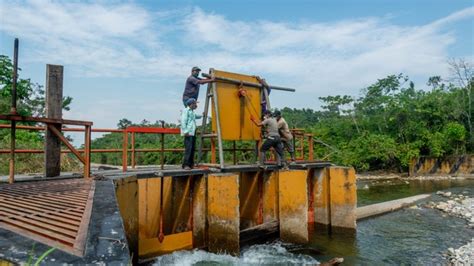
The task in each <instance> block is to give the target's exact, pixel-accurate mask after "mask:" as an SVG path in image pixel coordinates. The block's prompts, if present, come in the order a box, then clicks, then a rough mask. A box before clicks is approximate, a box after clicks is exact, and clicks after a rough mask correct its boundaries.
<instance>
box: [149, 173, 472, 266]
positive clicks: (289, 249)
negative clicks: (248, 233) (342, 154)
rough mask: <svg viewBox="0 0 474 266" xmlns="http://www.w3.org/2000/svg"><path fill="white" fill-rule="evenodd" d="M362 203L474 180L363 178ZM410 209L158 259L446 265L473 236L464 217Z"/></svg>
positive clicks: (461, 188) (467, 189) (457, 187)
mask: <svg viewBox="0 0 474 266" xmlns="http://www.w3.org/2000/svg"><path fill="white" fill-rule="evenodd" d="M357 187H358V190H357V194H358V206H364V205H368V204H374V203H378V202H383V201H387V200H393V199H399V198H404V197H409V196H413V195H418V194H423V193H431V194H432V196H431V197H429V198H428V199H427V200H425V201H441V200H444V201H445V200H446V199H445V198H442V197H440V196H438V195H436V194H435V193H436V191H438V190H442V191H451V192H452V193H454V194H464V195H466V196H469V197H474V180H472V179H471V180H437V181H433V180H423V181H421V180H412V181H405V180H398V179H395V180H393V179H392V180H378V181H358V184H357ZM422 205H423V202H422V203H420V204H418V206H420V207H415V208H406V209H402V210H399V211H396V212H392V213H389V214H385V215H382V216H378V217H374V218H370V219H366V220H362V221H358V222H357V232H355V233H354V234H348V233H344V234H337V233H332V234H331V235H328V234H326V233H324V234H322V233H314V234H313V235H312V237H311V241H310V243H309V244H307V245H304V246H296V245H291V244H286V243H282V242H279V241H275V242H271V243H268V244H263V245H253V246H249V247H244V248H243V251H242V254H241V256H240V257H232V256H229V255H222V254H219V255H218V254H213V253H209V252H205V251H201V250H193V251H178V252H174V253H172V254H169V255H166V256H161V257H159V258H158V259H157V260H156V261H155V264H160V265H161V264H166V265H168V264H175V265H257V264H259V265H261V264H266V265H316V264H318V263H319V262H323V261H328V260H330V259H331V258H333V257H343V258H344V264H343V265H400V264H415V265H433V264H446V260H445V259H444V258H443V256H442V254H443V253H444V252H446V250H447V249H448V248H450V247H453V248H458V247H460V246H462V245H465V244H467V243H468V242H470V241H471V240H472V239H474V230H473V229H470V228H468V226H467V223H466V221H465V220H462V219H459V218H455V217H451V216H447V215H445V214H443V213H441V212H439V211H438V210H433V209H428V208H424V207H422Z"/></svg>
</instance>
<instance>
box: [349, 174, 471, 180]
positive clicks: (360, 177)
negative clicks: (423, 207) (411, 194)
mask: <svg viewBox="0 0 474 266" xmlns="http://www.w3.org/2000/svg"><path fill="white" fill-rule="evenodd" d="M356 179H357V180H393V179H401V180H463V179H474V175H420V176H408V174H406V173H383V172H382V173H381V172H374V173H370V172H369V173H361V174H356Z"/></svg>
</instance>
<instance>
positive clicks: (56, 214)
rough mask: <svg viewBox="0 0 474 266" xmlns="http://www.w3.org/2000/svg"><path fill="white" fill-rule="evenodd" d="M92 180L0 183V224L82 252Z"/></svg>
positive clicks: (90, 204)
mask: <svg viewBox="0 0 474 266" xmlns="http://www.w3.org/2000/svg"><path fill="white" fill-rule="evenodd" d="M94 190H95V183H94V181H93V180H88V179H66V180H65V179H63V180H53V181H36V182H27V183H15V184H2V185H0V227H1V228H5V229H7V230H10V231H13V232H15V233H18V234H20V235H23V236H25V237H28V238H31V239H34V240H36V241H39V242H42V243H44V244H47V245H49V246H52V247H57V248H58V249H61V250H63V251H66V252H68V253H71V254H74V255H76V256H82V255H83V254H84V247H85V242H86V238H87V228H88V226H89V220H90V216H91V210H92V201H93V198H94Z"/></svg>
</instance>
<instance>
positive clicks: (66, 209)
mask: <svg viewBox="0 0 474 266" xmlns="http://www.w3.org/2000/svg"><path fill="white" fill-rule="evenodd" d="M0 202H2V201H0ZM4 202H5V203H6V204H8V203H10V202H15V203H18V204H23V206H31V207H38V208H42V209H45V210H51V211H58V212H65V211H69V210H72V209H73V208H65V209H58V208H55V207H50V206H46V205H42V204H38V203H36V202H34V201H25V200H18V199H13V198H10V199H8V201H4ZM81 208H83V207H81ZM80 215H82V212H81V214H80Z"/></svg>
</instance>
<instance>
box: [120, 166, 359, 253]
mask: <svg viewBox="0 0 474 266" xmlns="http://www.w3.org/2000/svg"><path fill="white" fill-rule="evenodd" d="M292 168H293V169H289V170H279V169H277V168H276V167H274V168H272V167H269V168H267V169H260V168H258V167H253V166H249V167H236V168H235V169H228V170H227V171H222V170H221V171H219V172H213V171H207V170H191V171H189V172H183V171H171V170H170V171H161V172H153V173H151V172H150V173H128V175H129V176H126V177H123V176H121V177H119V176H117V177H115V184H116V194H117V200H118V204H119V208H120V212H121V215H122V217H123V221H124V227H125V230H126V232H127V239H128V242H129V245H130V250H131V252H132V253H133V254H132V257H136V258H138V259H139V261H146V260H148V259H151V258H154V257H156V256H159V255H163V254H166V253H170V252H173V251H175V250H181V249H192V248H205V249H207V250H209V251H211V252H216V253H227V254H232V255H238V254H239V253H240V248H241V246H242V245H243V243H246V242H248V241H251V240H258V239H261V238H265V237H268V236H270V235H271V236H277V237H279V238H280V239H282V240H283V241H286V242H291V243H306V242H308V241H309V235H310V233H311V232H312V231H313V230H314V229H315V228H325V229H329V230H332V231H337V230H339V229H341V230H352V231H353V230H355V228H356V204H357V197H356V185H355V172H354V169H352V168H344V167H337V166H328V165H326V166H315V167H311V166H307V165H298V166H293V167H292Z"/></svg>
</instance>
